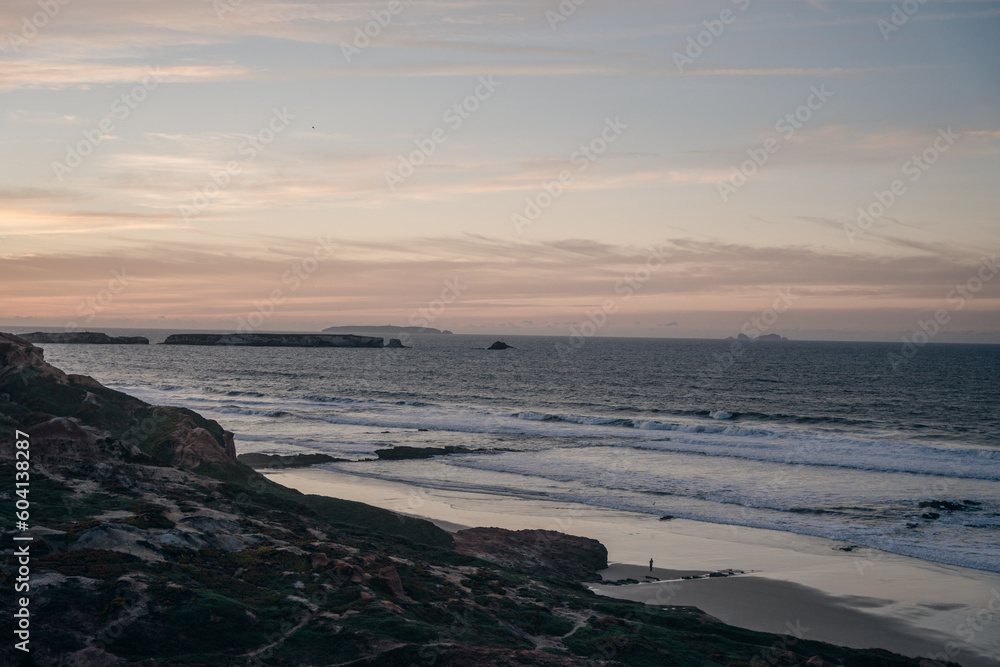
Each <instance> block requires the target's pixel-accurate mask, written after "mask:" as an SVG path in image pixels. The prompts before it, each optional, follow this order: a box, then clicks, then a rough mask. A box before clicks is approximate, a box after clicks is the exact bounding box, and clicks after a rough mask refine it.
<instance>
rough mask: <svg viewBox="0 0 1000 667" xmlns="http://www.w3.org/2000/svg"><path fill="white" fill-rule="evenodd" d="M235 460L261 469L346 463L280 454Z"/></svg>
mask: <svg viewBox="0 0 1000 667" xmlns="http://www.w3.org/2000/svg"><path fill="white" fill-rule="evenodd" d="M236 458H237V460H238V461H239V462H240V463H242V464H243V465H248V466H250V467H251V468H263V469H275V468H308V467H309V466H314V465H319V464H320V463H343V462H345V461H347V459H338V458H334V457H332V456H327V455H326V454H293V455H290V456H281V455H280V454H240V455H239V456H237V457H236Z"/></svg>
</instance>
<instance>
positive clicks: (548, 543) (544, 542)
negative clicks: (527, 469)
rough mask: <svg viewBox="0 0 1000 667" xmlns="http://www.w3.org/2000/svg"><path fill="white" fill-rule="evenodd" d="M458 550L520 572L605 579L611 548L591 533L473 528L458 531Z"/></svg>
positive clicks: (582, 578)
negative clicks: (568, 533)
mask: <svg viewBox="0 0 1000 667" xmlns="http://www.w3.org/2000/svg"><path fill="white" fill-rule="evenodd" d="M454 538H455V551H457V552H459V553H463V554H466V555H469V556H475V557H476V558H482V559H483V560H485V561H489V562H490V563H494V564H496V565H500V566H502V567H507V568H510V569H512V570H517V571H519V572H530V573H532V574H543V575H545V576H549V577H554V578H556V579H563V580H566V581H601V575H599V574H598V571H599V570H603V569H605V568H607V567H608V550H607V549H606V548H605V546H604V545H603V544H601V543H600V542H598V541H597V540H592V539H590V538H589V537H577V536H576V535H566V534H564V533H557V532H555V531H551V530H505V529H503V528H469V529H468V530H460V531H458V532H457V533H455V535H454Z"/></svg>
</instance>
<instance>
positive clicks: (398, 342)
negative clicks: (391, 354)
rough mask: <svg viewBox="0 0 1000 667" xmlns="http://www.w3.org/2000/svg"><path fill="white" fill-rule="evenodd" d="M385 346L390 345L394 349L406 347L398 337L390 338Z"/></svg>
mask: <svg viewBox="0 0 1000 667" xmlns="http://www.w3.org/2000/svg"><path fill="white" fill-rule="evenodd" d="M386 347H391V348H393V349H395V350H403V349H406V345H403V341H401V340H399V339H398V338H391V339H390V340H389V343H388V344H387V345H386Z"/></svg>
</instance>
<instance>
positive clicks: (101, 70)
mask: <svg viewBox="0 0 1000 667" xmlns="http://www.w3.org/2000/svg"><path fill="white" fill-rule="evenodd" d="M575 2H580V3H581V4H579V5H577V4H575ZM575 2H574V1H573V0H564V1H563V4H562V9H561V10H560V3H559V1H558V0H531V1H527V0H497V1H495V2H491V1H482V0H456V1H448V0H438V1H426V2H424V1H416V0H405V1H404V0H400V1H399V2H389V1H388V0H385V1H383V0H373V1H371V2H268V1H262V0H216V1H215V2H213V1H212V0H160V1H149V0H143V1H137V0H41V1H39V0H34V1H28V0H5V2H4V3H3V4H2V6H0V51H2V53H0V155H2V159H0V290H2V291H0V326H5V327H34V326H38V327H45V326H55V327H61V326H69V325H74V326H77V327H79V328H83V329H88V330H102V328H113V327H163V328H210V329H226V330H233V329H235V328H236V327H237V324H238V322H240V319H241V318H244V319H245V318H247V317H248V315H249V314H251V313H253V312H257V311H263V312H264V315H261V316H259V317H258V318H257V319H258V321H261V322H262V324H261V326H260V329H261V330H303V331H308V330H316V329H321V328H323V327H327V326H331V325H349V324H358V323H369V324H386V323H392V324H399V325H403V324H407V323H409V322H410V321H411V320H412V319H414V318H422V319H424V321H425V322H426V323H427V324H429V325H430V326H435V327H438V328H447V329H451V330H453V331H456V332H461V333H496V334H504V333H506V334H518V333H522V334H551V335H565V334H566V332H567V331H568V329H569V327H571V326H573V325H578V324H579V323H581V322H583V321H585V320H586V319H587V317H588V313H595V312H597V311H599V310H601V309H602V308H603V307H605V306H607V305H611V306H613V308H612V309H611V310H613V312H611V313H610V314H609V315H607V318H606V319H607V322H606V324H604V325H603V326H602V327H601V329H600V333H599V335H635V336H665V337H724V336H727V335H735V333H736V332H737V331H739V330H740V328H741V327H742V326H743V325H744V324H745V323H746V322H747V321H748V320H749V318H752V317H754V316H760V315H761V313H762V312H764V311H766V310H767V309H768V308H770V307H771V306H772V303H773V302H774V301H775V299H776V294H777V292H778V291H779V290H782V291H786V293H791V294H792V295H794V302H793V304H792V306H791V307H790V308H789V309H788V310H787V312H784V313H782V314H781V315H780V317H779V319H778V321H777V322H776V323H775V324H774V325H773V326H772V327H771V328H770V331H772V332H778V333H781V334H783V335H786V336H789V337H792V338H806V339H830V340H844V339H854V340H899V338H900V336H902V335H905V334H907V333H908V332H912V331H914V330H916V329H918V328H919V323H920V322H922V321H926V320H927V319H928V318H931V317H934V315H935V313H936V312H938V311H942V310H943V311H945V313H946V315H947V316H948V324H946V325H944V326H943V332H942V333H940V334H939V335H938V336H937V337H935V341H942V342H946V341H947V342H961V341H966V342H1000V268H989V267H990V266H991V264H990V263H991V262H992V263H994V264H996V265H997V266H998V267H1000V262H998V260H1000V258H998V257H997V253H998V251H1000V206H998V204H1000V39H998V35H1000V2H949V1H945V0H934V1H929V2H925V3H923V4H921V3H919V2H917V1H916V0H910V1H909V2H896V3H892V2H879V1H864V0H853V1H839V0H809V1H805V0H797V1H796V0H738V1H736V2H734V1H732V0H715V1H709V2H706V1H704V0H700V1H694V0H690V1H689V0H678V1H663V0H661V1H655V2H654V1H641V0H585V1H582V2H581V0H575ZM904 5H905V7H906V8H907V9H908V10H910V11H911V12H912V15H910V14H906V13H905V12H904V11H903V9H902V8H903V6H904ZM894 7H895V8H896V9H895V12H896V13H895V14H894ZM46 11H48V13H46ZM373 12H374V14H373ZM393 12H395V13H393ZM560 12H561V13H560ZM378 20H381V22H382V23H383V24H384V25H381V24H379V23H378V22H377V21H378ZM366 28H367V29H368V31H369V33H370V34H374V35H375V36H374V37H369V36H365V37H364V38H363V39H362V38H359V37H358V35H359V34H362V35H363V34H364V31H365V29H366ZM584 148H585V150H581V149H584ZM753 157H756V158H757V162H752V161H751V160H752V159H753ZM915 158H916V159H915ZM401 160H402V164H401ZM411 167H412V169H411ZM227 169H228V171H227ZM411 171H412V173H410V172H411ZM213 179H214V180H213ZM560 179H562V182H561V183H560ZM894 181H895V184H894ZM894 188H895V193H893V189H894ZM547 190H548V191H547ZM876 193H878V194H876ZM879 199H881V200H882V201H881V203H880V202H879ZM526 200H527V201H526ZM528 202H530V204H529V203H528ZM534 206H537V207H538V208H537V210H535V209H534V208H533V207H534ZM859 208H862V209H864V210H868V211H869V212H871V213H872V217H871V218H868V219H867V220H865V219H862V226H867V229H863V228H862V226H859V220H858V219H859V212H858V211H859ZM880 211H881V213H880ZM317 257H318V258H319V259H318V260H317V259H316V258H317ZM651 258H652V259H651ZM984 262H985V263H984ZM649 267H652V268H651V269H650V268H649ZM977 276H978V277H977ZM455 281H457V283H456V282H455ZM456 284H457V285H458V286H459V287H458V289H457V290H456V289H453V287H454V286H455V285H456ZM446 285H451V286H452V287H446ZM629 285H630V287H628V286H629ZM960 285H961V286H963V287H962V289H963V290H965V292H966V293H967V294H966V296H964V297H960V298H959V297H958V296H955V293H953V290H956V288H957V286H960ZM626 287H628V288H627V289H626ZM443 291H447V296H448V299H447V300H449V301H452V302H451V303H448V304H447V305H443V306H442V305H441V304H440V303H438V304H435V300H437V299H440V298H441V295H442V292H443ZM949 295H950V298H949ZM421 309H423V316H422V315H420V313H421ZM431 313H432V315H431V317H430V319H428V318H427V317H426V315H428V314H431Z"/></svg>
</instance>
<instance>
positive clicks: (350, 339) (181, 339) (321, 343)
mask: <svg viewBox="0 0 1000 667" xmlns="http://www.w3.org/2000/svg"><path fill="white" fill-rule="evenodd" d="M384 342H385V341H383V340H382V339H381V338H373V337H370V336H348V335H338V336H327V335H322V334H259V333H232V334H196V333H190V334H173V335H171V336H167V339H166V340H165V341H163V344H164V345H234V346H244V347H383V346H384V345H383V344H384Z"/></svg>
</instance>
